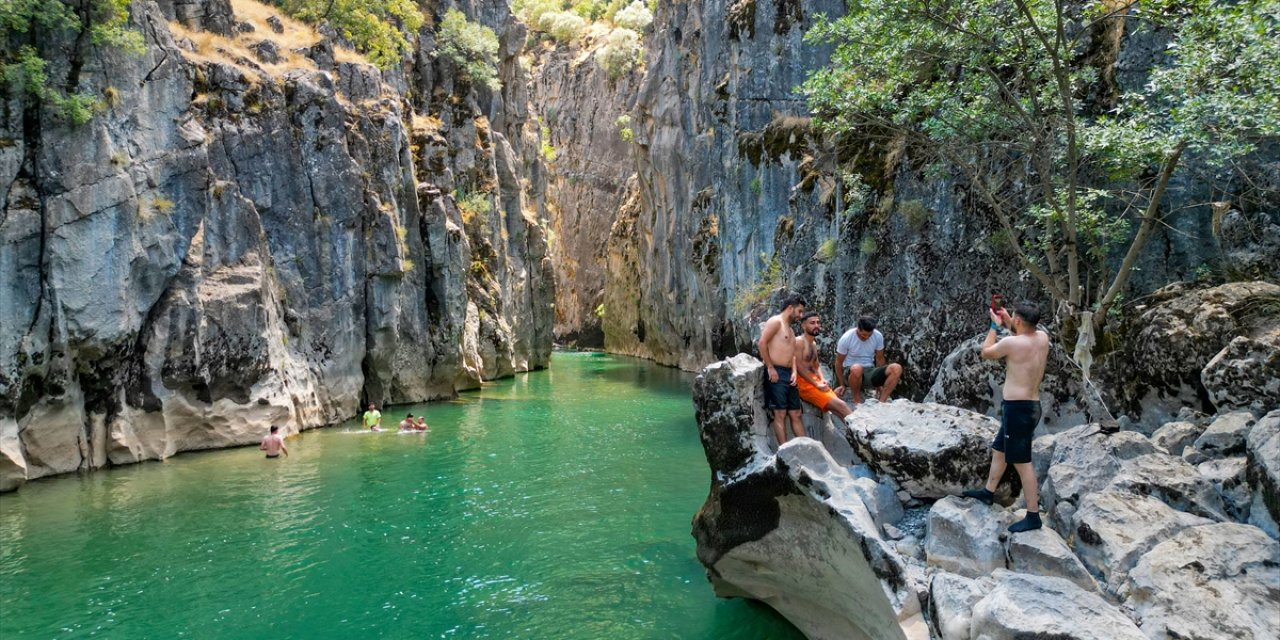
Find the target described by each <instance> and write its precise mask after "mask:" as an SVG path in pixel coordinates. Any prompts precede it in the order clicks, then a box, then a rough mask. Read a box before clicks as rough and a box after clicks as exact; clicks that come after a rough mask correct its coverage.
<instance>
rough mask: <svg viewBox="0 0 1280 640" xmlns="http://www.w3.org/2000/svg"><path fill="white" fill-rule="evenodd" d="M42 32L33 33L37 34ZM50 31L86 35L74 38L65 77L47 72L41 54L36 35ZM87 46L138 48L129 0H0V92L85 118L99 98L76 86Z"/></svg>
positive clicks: (140, 42)
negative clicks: (79, 0) (68, 0)
mask: <svg viewBox="0 0 1280 640" xmlns="http://www.w3.org/2000/svg"><path fill="white" fill-rule="evenodd" d="M38 35H41V36H45V38H38V37H37V36H38ZM54 35H87V36H88V37H87V38H76V39H75V45H74V47H75V50H74V51H73V52H72V64H70V65H68V69H69V70H68V75H67V77H65V78H51V77H50V76H49V61H48V60H47V59H46V58H45V57H43V56H42V55H41V52H40V49H39V47H40V44H41V40H42V39H47V40H52V38H50V37H48V36H54ZM92 47H113V48H117V49H121V50H123V51H126V52H128V53H141V52H142V51H143V47H144V41H143V38H142V34H141V33H139V32H137V31H135V30H133V29H130V28H129V0H99V1H98V2H88V3H78V4H74V5H73V4H67V3H65V2H63V1H62V0H0V88H3V90H4V94H5V95H26V96H27V97H29V98H32V99H34V100H36V101H37V102H38V103H40V104H43V105H46V106H47V107H49V109H50V110H51V112H52V113H53V114H54V115H56V116H59V117H62V118H64V119H65V120H67V121H68V122H70V123H71V124H73V125H79V124H83V123H85V122H87V121H88V120H89V118H91V117H92V116H93V112H94V111H95V110H97V109H100V108H102V106H103V104H104V103H103V100H102V99H101V98H100V97H99V96H98V94H97V93H96V92H94V91H92V90H89V89H85V88H83V87H81V86H80V79H79V77H78V76H79V70H80V64H79V63H78V62H77V61H78V60H81V59H83V58H84V57H85V56H86V55H87V54H88V53H89V51H88V49H89V48H92Z"/></svg>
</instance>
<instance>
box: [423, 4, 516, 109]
mask: <svg viewBox="0 0 1280 640" xmlns="http://www.w3.org/2000/svg"><path fill="white" fill-rule="evenodd" d="M438 42H439V53H440V55H443V56H444V57H446V58H448V59H449V60H452V61H453V63H454V64H456V65H458V66H459V67H461V68H462V70H463V72H465V73H466V74H467V75H468V76H470V78H471V81H472V82H474V83H476V84H479V85H483V86H486V87H488V88H490V89H494V90H497V89H498V88H499V87H501V86H502V83H501V82H500V81H499V80H498V36H497V35H496V34H495V33H494V32H493V29H490V28H489V27H486V26H484V25H479V24H474V23H471V22H468V21H467V16H465V15H463V13H462V12H461V11H458V10H457V9H450V10H449V11H448V12H446V13H445V14H444V20H441V21H440V32H439V34H438Z"/></svg>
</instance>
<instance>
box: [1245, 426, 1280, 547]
mask: <svg viewBox="0 0 1280 640" xmlns="http://www.w3.org/2000/svg"><path fill="white" fill-rule="evenodd" d="M1245 456H1246V459H1247V462H1248V468H1247V473H1248V476H1249V488H1250V489H1251V490H1252V491H1253V495H1254V502H1253V508H1252V509H1251V510H1250V518H1251V519H1253V518H1258V519H1259V523H1260V524H1259V526H1262V527H1263V528H1264V529H1266V530H1268V531H1269V532H1271V531H1275V530H1276V526H1275V523H1276V522H1280V409H1278V410H1276V411H1272V412H1271V413H1268V414H1267V415H1266V416H1263V418H1262V419H1261V420H1259V421H1258V424H1257V425H1255V426H1254V428H1253V431H1251V432H1249V438H1248V441H1247V443H1246V446H1245ZM1259 506H1261V507H1262V509H1261V510H1260V509H1259V508H1258V507H1259ZM1272 537H1275V534H1274V533H1273V534H1272Z"/></svg>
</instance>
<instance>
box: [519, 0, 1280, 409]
mask: <svg viewBox="0 0 1280 640" xmlns="http://www.w3.org/2000/svg"><path fill="white" fill-rule="evenodd" d="M843 7H844V5H843V4H842V3H839V2H815V3H799V2H792V1H790V0H741V1H737V2H730V1H721V0H713V1H709V2H680V1H673V2H663V3H660V5H659V7H658V10H657V13H656V16H657V19H656V21H655V22H654V24H653V25H652V26H651V27H650V28H649V30H648V31H647V32H646V35H645V37H646V53H645V61H644V67H643V69H640V70H638V71H637V72H635V73H636V74H638V75H639V76H640V77H638V78H635V79H632V78H627V79H626V80H625V81H624V82H619V83H616V84H606V83H604V81H603V80H602V79H601V78H600V77H598V76H602V75H603V72H602V71H601V70H600V69H599V68H598V66H596V67H594V73H595V74H596V75H595V76H593V75H591V74H592V71H591V69H590V68H587V67H582V68H579V71H578V72H577V75H578V77H579V82H578V85H577V86H580V87H584V86H585V87H588V88H587V89H585V90H584V91H585V92H586V93H584V97H586V96H587V95H589V96H590V97H593V98H594V99H595V100H596V101H601V102H607V103H608V104H609V108H608V110H607V114H605V115H598V116H592V115H591V114H590V112H589V109H593V108H597V107H596V106H594V105H596V104H597V103H596V102H591V104H592V105H593V106H591V107H587V106H584V105H585V104H587V103H586V102H583V101H581V100H574V101H571V102H576V103H577V104H578V105H579V110H577V111H575V112H574V116H573V117H574V118H575V120H574V123H575V124H574V127H575V128H573V129H572V131H573V132H574V134H573V135H566V136H564V137H563V142H562V144H558V145H557V149H556V151H557V155H558V156H559V158H562V159H563V158H566V157H576V158H592V161H591V162H590V163H589V164H590V166H591V167H592V171H593V172H594V173H593V174H592V179H591V180H590V181H580V182H578V183H577V185H576V186H575V187H574V189H573V191H572V193H571V194H570V195H568V196H564V195H561V194H562V193H563V192H556V191H554V190H553V191H549V192H548V194H547V198H548V202H549V205H548V206H549V213H548V215H549V216H550V218H551V219H552V221H553V226H556V225H560V226H562V227H564V228H566V229H568V228H572V229H573V231H572V232H570V231H566V232H565V233H566V234H568V233H575V234H577V235H576V236H574V237H575V238H576V244H575V247H576V248H572V249H564V247H565V246H566V244H567V243H566V241H565V235H561V236H560V238H559V243H558V247H560V248H561V249H563V250H564V251H567V252H573V251H577V252H580V255H576V256H574V257H573V258H572V259H570V260H560V261H558V265H557V278H558V281H559V284H560V289H559V291H560V295H559V298H558V299H557V327H556V332H557V335H559V336H575V335H577V334H578V333H580V332H585V331H593V330H594V328H593V327H594V323H595V319H594V318H593V317H590V314H588V313H587V311H588V310H590V309H592V308H595V304H594V301H595V300H597V299H599V300H601V301H602V305H603V306H602V307H598V308H599V310H600V311H601V312H602V314H601V315H602V318H601V320H600V325H601V327H602V330H603V333H604V336H603V339H604V345H605V347H606V349H608V350H609V351H613V352H617V353H624V354H631V355H637V356H641V357H646V358H652V359H654V360H657V361H659V362H662V363H665V364H669V365H673V366H680V367H682V368H685V369H696V368H698V367H700V366H702V365H705V364H707V363H709V362H711V361H714V360H716V359H717V358H719V357H723V356H727V355H731V354H733V353H736V352H738V351H749V352H754V346H753V342H754V339H755V337H756V336H757V335H758V331H759V329H758V323H759V322H760V321H762V320H763V318H764V317H765V316H766V315H767V314H768V313H771V312H772V311H773V309H772V308H771V307H772V306H773V304H774V303H775V296H773V295H772V294H773V293H775V292H776V291H778V290H779V289H781V288H787V289H790V290H795V291H799V292H801V293H802V294H804V295H805V296H806V297H807V299H808V301H809V303H810V306H811V307H814V308H816V309H817V310H818V311H819V312H821V313H822V314H823V318H824V330H825V332H826V334H825V335H824V336H821V337H820V338H819V344H820V346H821V347H822V349H823V355H822V357H823V360H824V361H825V362H828V363H830V362H831V361H832V360H833V359H834V355H835V354H834V347H835V340H836V338H838V336H839V335H840V333H841V332H843V331H844V330H845V329H847V328H849V327H850V326H851V325H852V324H853V323H854V322H855V321H856V319H857V318H858V317H859V316H861V315H863V314H868V313H869V314H873V315H876V316H878V317H879V319H880V324H881V328H882V330H883V331H884V333H885V336H886V338H887V340H888V349H887V351H888V356H889V358H890V359H893V360H897V361H900V362H904V363H905V364H906V369H907V370H906V375H905V378H904V382H903V386H902V387H901V389H902V391H903V393H905V394H906V395H909V396H911V397H916V398H920V397H923V396H924V394H925V392H926V391H927V390H928V389H929V387H930V386H931V385H932V384H933V383H934V382H935V376H936V374H937V373H938V372H939V371H940V370H942V369H944V368H945V367H944V360H945V359H946V358H947V356H948V355H949V354H952V352H953V351H954V350H956V349H957V348H960V347H961V346H962V345H964V344H965V343H966V341H968V340H970V339H972V338H973V337H975V336H977V335H978V334H979V333H980V332H981V331H982V330H983V328H984V327H985V323H986V320H985V311H984V305H985V302H986V301H987V300H988V299H989V296H990V295H991V293H992V292H1000V293H1002V294H1004V295H1005V297H1006V298H1007V299H1016V298H1021V297H1033V298H1034V297H1036V296H1037V292H1038V286H1037V285H1036V284H1035V283H1034V282H1033V281H1032V280H1031V279H1030V278H1029V277H1027V276H1025V275H1024V274H1023V273H1022V272H1021V270H1020V269H1019V268H1018V266H1017V264H1016V260H1015V259H1014V258H1013V257H1012V255H1011V254H1010V252H1009V249H1008V247H1007V246H1005V245H1003V244H1002V243H1001V241H1000V237H1001V236H1000V234H999V233H998V232H997V223H996V221H995V220H994V219H993V218H992V216H991V215H990V213H989V212H987V211H985V210H984V208H983V207H981V206H980V205H979V203H977V202H976V201H975V199H974V198H970V197H969V196H968V194H967V193H966V191H965V190H964V189H963V186H962V185H960V184H958V183H957V182H956V181H955V180H953V179H951V178H947V177H945V176H944V177H940V178H937V177H935V178H926V177H925V176H923V175H922V174H921V172H920V168H919V167H918V166H917V163H915V162H914V161H913V158H912V157H911V153H910V150H909V149H906V148H904V147H903V146H901V145H898V144H895V143H894V142H893V141H891V140H889V141H885V140H872V139H867V140H851V141H847V142H848V143H847V144H842V145H841V147H840V149H839V150H836V149H833V148H830V146H829V143H828V142H827V141H826V140H825V139H824V138H823V137H822V136H821V135H819V134H818V133H817V132H815V131H814V129H813V127H812V122H811V120H810V118H809V112H808V109H807V107H806V104H805V102H804V100H803V98H802V97H801V96H800V95H798V94H797V93H796V92H795V91H794V89H795V87H796V86H797V85H799V84H800V83H801V82H802V81H803V80H804V78H805V76H806V74H807V73H808V72H809V71H811V70H813V69H816V68H819V67H821V66H822V65H824V64H826V62H827V57H828V55H829V51H827V50H826V49H824V48H823V47H821V46H816V45H812V44H808V43H805V42H804V41H803V34H804V33H805V32H806V31H807V30H808V29H809V28H810V27H811V26H812V25H813V24H814V20H815V16H817V15H819V14H826V15H830V16H834V15H838V14H839V13H841V12H842V11H843V10H844V9H843ZM1164 41H1165V36H1164V35H1162V34H1159V33H1149V32H1144V31H1141V30H1139V31H1135V32H1132V33H1126V34H1125V36H1124V37H1123V38H1122V40H1121V43H1120V44H1121V46H1120V48H1119V50H1118V51H1119V52H1118V53H1117V54H1116V56H1115V59H1114V68H1115V74H1114V75H1115V78H1116V81H1117V83H1118V85H1119V86H1120V87H1121V88H1123V87H1124V86H1129V85H1133V84H1134V83H1140V82H1143V81H1144V78H1145V69H1148V68H1149V67H1150V65H1151V64H1152V60H1153V59H1154V56H1155V55H1157V53H1158V52H1159V51H1161V50H1162V44H1163V42H1164ZM564 55H565V56H566V57H571V54H564ZM534 76H535V84H538V83H542V84H547V83H551V82H555V81H556V79H559V78H563V77H564V76H565V73H564V72H563V71H562V69H561V67H560V66H557V65H555V64H552V65H546V66H535V71H534ZM567 93H568V92H567V91H564V90H562V91H561V92H560V94H558V95H560V96H563V95H567ZM535 101H536V100H535ZM623 110H625V111H626V114H627V116H628V119H629V120H628V122H629V126H630V128H631V129H632V131H633V138H634V142H633V143H632V144H630V145H626V146H625V147H624V148H623V149H618V148H617V140H616V126H615V124H614V113H616V112H618V111H623ZM559 114H560V115H559V118H560V119H561V120H564V119H565V118H566V117H567V114H568V112H567V111H566V110H565V109H564V108H563V107H561V108H560V109H559ZM584 122H586V123H588V125H587V128H585V129H584V124H583V123H584ZM553 131H554V128H553ZM604 139H608V140H609V143H608V147H607V148H608V153H607V154H600V153H599V152H598V151H597V150H596V148H595V147H594V146H593V145H596V144H599V143H600V141H601V140H604ZM619 151H626V152H628V153H629V154H630V158H622V157H619V155H618V154H619ZM1267 158H1269V159H1264V160H1263V161H1261V162H1260V163H1259V164H1258V165H1256V166H1251V167H1249V169H1248V173H1249V175H1250V179H1251V180H1256V181H1257V183H1258V184H1257V186H1258V187H1259V191H1258V192H1259V193H1270V194H1271V195H1269V196H1264V197H1262V198H1261V200H1260V204H1256V205H1255V206H1254V207H1252V208H1250V209H1249V210H1248V211H1233V212H1232V213H1230V214H1228V215H1227V216H1226V217H1225V218H1224V219H1223V220H1220V221H1219V222H1220V223H1221V224H1220V225H1219V226H1218V227H1215V226H1214V225H1215V223H1214V222H1213V220H1212V216H1211V215H1210V214H1209V212H1208V211H1207V209H1206V208H1205V207H1194V206H1188V205H1194V204H1196V203H1204V202H1208V201H1211V200H1214V199H1216V198H1218V197H1221V194H1223V193H1229V192H1231V191H1232V189H1233V187H1232V184H1233V181H1238V180H1239V179H1240V177H1239V175H1235V176H1224V175H1217V174H1213V173H1212V172H1209V171H1206V170H1204V169H1202V168H1200V167H1199V166H1197V165H1196V163H1195V160H1194V158H1193V159H1191V160H1190V161H1189V162H1188V169H1187V170H1186V171H1184V172H1181V173H1179V174H1178V177H1177V179H1176V180H1175V184H1174V185H1173V186H1172V187H1171V191H1170V193H1171V195H1170V198H1169V207H1168V209H1169V210H1170V211H1171V213H1170V215H1169V216H1168V217H1167V218H1166V219H1165V220H1164V222H1165V223H1166V224H1164V225H1161V226H1160V227H1158V229H1157V230H1156V231H1155V233H1154V234H1153V237H1152V239H1151V240H1149V242H1148V244H1147V248H1146V250H1145V252H1144V254H1143V257H1142V259H1141V261H1140V263H1139V270H1138V272H1137V274H1136V275H1135V276H1134V278H1133V280H1132V283H1131V285H1132V286H1131V292H1130V300H1132V299H1134V298H1136V297H1138V296H1139V295H1141V294H1144V293H1146V292H1150V291H1152V290H1154V289H1156V288H1158V287H1160V286H1163V285H1164V284H1166V283H1168V282H1171V281H1176V280H1192V279H1194V278H1195V277H1196V276H1197V275H1201V276H1203V275H1204V274H1205V272H1208V271H1215V272H1217V271H1224V272H1233V273H1234V272H1237V271H1238V272H1241V273H1243V272H1246V271H1247V272H1249V273H1253V274H1266V276H1265V277H1266V278H1270V279H1275V278H1276V277H1277V276H1278V275H1280V261H1278V260H1277V258H1276V256H1277V255H1280V251H1277V248H1278V247H1277V246H1276V245H1275V244H1274V240H1270V239H1268V238H1270V237H1272V236H1273V235H1274V232H1275V231H1277V230H1280V225H1277V222H1278V221H1280V220H1278V219H1277V218H1278V215H1277V212H1280V201H1277V200H1276V195H1275V194H1276V191H1275V188H1276V187H1277V186H1280V163H1277V162H1275V159H1274V154H1270V155H1268V156H1267ZM837 167H839V170H837ZM602 172H603V173H602ZM839 172H852V173H857V174H859V175H860V176H861V178H862V181H863V182H864V183H865V185H866V187H867V190H868V191H867V197H866V198H864V199H863V201H862V202H861V203H858V202H855V206H854V207H853V210H852V211H851V212H850V213H849V214H845V213H844V210H845V209H846V207H847V206H848V204H849V202H850V200H851V198H855V197H856V194H855V196H851V194H850V193H848V189H847V187H846V185H845V184H843V180H840V181H838V180H837V179H836V176H837V175H838V173H839ZM629 181H633V182H629ZM596 185H603V186H602V187H597V186H596ZM627 185H630V186H627ZM558 197H565V198H566V201H570V202H571V203H572V204H571V205H570V206H569V207H567V211H566V207H564V206H563V203H560V204H561V206H560V207H558V208H557V206H556V205H557V198H558ZM584 203H586V204H585V205H584ZM587 212H590V216H588V215H587ZM606 221H607V224H606ZM557 228H559V227H557ZM606 229H607V230H608V231H607V234H606ZM582 252H585V253H582ZM584 264H589V265H590V266H591V268H584V267H583V265H584ZM1228 275H1229V274H1228ZM1229 277H1231V276H1229ZM1219 281H1221V280H1219ZM568 291H572V292H573V299H572V300H571V299H570V298H569V297H568V296H567V294H566V292H568ZM566 306H573V307H574V311H573V312H572V313H571V312H568V311H566V310H565V309H564V307H566ZM1066 346H1067V349H1068V350H1069V348H1070V345H1066ZM1061 360H1062V362H1063V363H1067V362H1069V360H1068V359H1067V358H1065V357H1064V358H1062V359H1061ZM1068 366H1069V365H1068ZM1069 373H1070V372H1069V371H1066V370H1063V371H1059V372H1058V374H1059V375H1061V376H1062V377H1064V378H1065V377H1066V376H1067V375H1068V374H1069ZM1171 393H1172V391H1171ZM1117 394H1120V392H1119V391H1117ZM1121 395H1122V394H1121ZM1184 395H1185V394H1184ZM1202 395H1203V394H1202ZM1194 396H1195V394H1194V393H1192V394H1191V398H1192V401H1193V402H1195V400H1194ZM1179 397H1180V398H1183V396H1179ZM1183 399H1185V398H1183ZM1064 400H1065V398H1064ZM975 408H980V407H976V406H975Z"/></svg>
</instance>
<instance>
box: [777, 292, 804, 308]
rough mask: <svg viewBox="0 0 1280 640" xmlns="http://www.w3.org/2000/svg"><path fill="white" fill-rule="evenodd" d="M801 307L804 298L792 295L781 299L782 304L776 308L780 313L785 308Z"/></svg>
mask: <svg viewBox="0 0 1280 640" xmlns="http://www.w3.org/2000/svg"><path fill="white" fill-rule="evenodd" d="M803 306H804V298H802V297H800V294H798V293H793V294H791V295H789V296H785V297H783V298H782V304H781V305H780V306H779V307H778V311H782V310H783V309H786V308H787V307H803Z"/></svg>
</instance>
